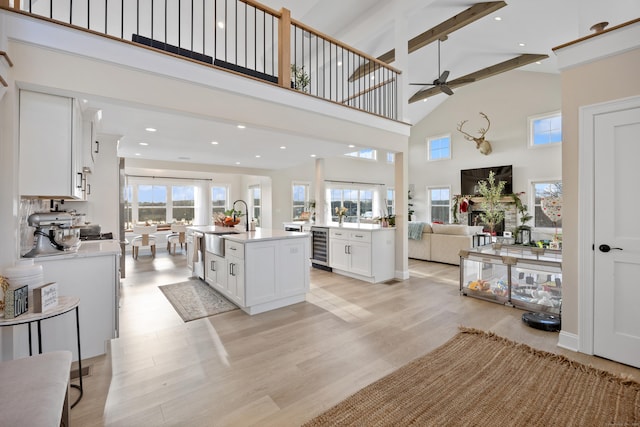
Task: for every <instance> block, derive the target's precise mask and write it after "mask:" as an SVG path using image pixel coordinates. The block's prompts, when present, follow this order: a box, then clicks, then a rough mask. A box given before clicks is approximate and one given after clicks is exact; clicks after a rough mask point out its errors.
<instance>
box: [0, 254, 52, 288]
mask: <svg viewBox="0 0 640 427" xmlns="http://www.w3.org/2000/svg"><path fill="white" fill-rule="evenodd" d="M33 261H34V260H33V258H21V259H19V260H17V261H16V262H15V263H14V265H13V267H7V268H5V269H4V272H3V274H2V275H3V276H4V277H6V278H7V280H8V281H9V285H10V286H23V285H29V290H30V291H33V288H37V287H38V286H42V285H44V273H43V271H42V265H40V264H35V263H34V262H33Z"/></svg>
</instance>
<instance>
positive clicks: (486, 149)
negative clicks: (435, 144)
mask: <svg viewBox="0 0 640 427" xmlns="http://www.w3.org/2000/svg"><path fill="white" fill-rule="evenodd" d="M480 115H481V116H482V117H484V118H485V120H486V121H487V128H486V129H485V128H480V129H479V130H478V132H480V134H481V135H480V136H479V137H477V138H476V137H475V136H472V135H469V134H468V133H466V132H465V131H463V130H462V126H464V124H465V123H467V122H468V120H463V121H461V122H460V123H458V128H457V129H458V132H460V133H462V134H463V135H464V139H466V140H467V141H473V142H475V143H476V148H477V149H478V150H480V153H482V154H484V155H485V156H486V155H488V154H489V153H491V151H492V148H491V143H490V142H489V141H487V140H486V139H484V136H485V135H486V133H487V132H488V131H489V128H490V127H491V122H490V121H489V117H487V115H486V114H485V113H483V112H480Z"/></svg>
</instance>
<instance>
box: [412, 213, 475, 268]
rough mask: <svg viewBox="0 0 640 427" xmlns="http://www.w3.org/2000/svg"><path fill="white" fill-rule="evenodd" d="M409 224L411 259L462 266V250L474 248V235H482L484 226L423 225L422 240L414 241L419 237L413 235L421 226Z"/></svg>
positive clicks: (417, 234)
mask: <svg viewBox="0 0 640 427" xmlns="http://www.w3.org/2000/svg"><path fill="white" fill-rule="evenodd" d="M409 224H410V225H409V258H415V259H421V260H425V261H435V262H443V263H446V264H454V265H460V256H459V253H460V250H462V249H469V248H471V247H473V246H474V241H473V240H474V239H473V235H474V234H479V233H482V226H477V227H476V226H470V225H462V224H429V223H421V224H422V227H423V228H422V233H421V236H420V237H421V238H420V239H412V238H411V236H412V234H413V235H414V237H418V236H419V233H412V231H414V232H415V230H416V229H419V226H418V224H417V223H409ZM412 224H414V225H412ZM416 227H417V228H416Z"/></svg>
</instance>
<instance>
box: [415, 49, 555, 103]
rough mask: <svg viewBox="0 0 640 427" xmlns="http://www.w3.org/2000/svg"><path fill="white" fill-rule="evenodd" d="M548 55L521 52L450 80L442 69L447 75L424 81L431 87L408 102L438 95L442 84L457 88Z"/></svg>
mask: <svg viewBox="0 0 640 427" xmlns="http://www.w3.org/2000/svg"><path fill="white" fill-rule="evenodd" d="M439 57H440V55H439V54H438V72H440V59H439ZM548 57H549V55H544V54H535V53H523V54H522V55H519V56H516V57H515V58H511V59H508V60H506V61H504V62H501V63H499V64H494V65H490V66H489V67H485V68H483V69H481V70H478V71H474V72H473V73H469V74H467V75H466V76H462V77H460V78H457V79H454V80H451V81H447V80H446V78H447V77H449V74H448V71H444V72H443V73H442V74H444V73H447V75H446V76H444V78H443V76H442V75H441V76H440V77H438V78H437V79H436V80H434V82H433V83H425V85H428V86H433V87H431V88H428V89H423V90H419V91H418V92H416V93H414V94H413V96H411V98H409V104H412V103H414V102H418V101H420V100H422V99H425V98H428V97H430V96H434V95H438V94H440V93H441V91H442V92H445V90H444V89H443V86H446V88H447V89H449V90H451V88H457V87H459V86H464V85H466V84H468V83H472V82H477V81H478V80H482V79H486V78H488V77H491V76H495V75H496V74H500V73H504V72H506V71H510V70H513V69H515V68H519V67H522V66H524V65H527V64H531V63H532V62H536V61H542V60H543V59H546V58H548ZM410 84H418V85H420V84H421V83H410ZM452 92H453V91H452ZM445 93H448V92H445ZM449 95H450V94H449Z"/></svg>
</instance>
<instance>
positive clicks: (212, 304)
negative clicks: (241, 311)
mask: <svg viewBox="0 0 640 427" xmlns="http://www.w3.org/2000/svg"><path fill="white" fill-rule="evenodd" d="M158 287H159V288H160V290H161V291H162V293H163V294H164V296H165V297H167V299H168V300H169V302H170V303H171V305H172V306H173V308H175V310H176V311H177V312H178V314H179V315H180V317H182V320H184V321H185V322H189V321H191V320H196V319H201V318H203V317H208V316H213V315H214V314H219V313H224V312H227V311H231V310H237V309H238V307H237V306H235V305H233V304H232V303H231V302H229V300H227V299H226V298H225V297H224V296H222V295H221V294H219V293H218V292H217V291H216V290H215V289H213V288H212V287H211V286H209V285H207V284H206V283H205V282H203V281H202V280H199V279H192V280H187V281H186V282H180V283H174V284H171V285H163V286H158Z"/></svg>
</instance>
